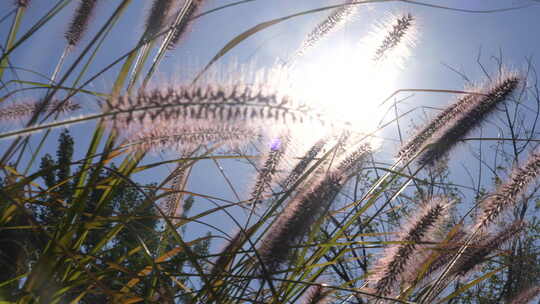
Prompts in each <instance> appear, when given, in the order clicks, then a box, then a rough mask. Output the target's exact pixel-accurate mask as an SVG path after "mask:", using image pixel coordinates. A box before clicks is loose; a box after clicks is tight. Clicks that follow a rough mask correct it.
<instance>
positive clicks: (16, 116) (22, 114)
mask: <svg viewBox="0 0 540 304" xmlns="http://www.w3.org/2000/svg"><path fill="white" fill-rule="evenodd" d="M39 108H40V102H35V101H28V102H22V103H15V104H12V105H9V106H6V107H3V108H0V122H2V121H4V122H8V121H17V120H21V119H24V118H27V117H30V116H32V115H34V113H35V112H36V111H37V110H38V109H39ZM80 108H81V106H80V105H79V104H77V103H74V102H72V101H70V100H67V101H65V102H64V101H62V100H53V101H52V102H51V103H49V104H48V105H47V106H46V107H45V109H44V111H45V112H49V111H53V110H56V111H57V112H58V113H68V112H73V111H76V110H78V109H80Z"/></svg>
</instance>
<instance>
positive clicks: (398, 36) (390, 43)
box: [373, 13, 414, 61]
mask: <svg viewBox="0 0 540 304" xmlns="http://www.w3.org/2000/svg"><path fill="white" fill-rule="evenodd" d="M413 25H414V17H413V16H412V15H411V14H410V13H407V14H405V15H403V16H401V17H399V18H397V20H396V21H395V23H394V24H393V25H392V26H391V29H389V31H388V33H387V34H386V36H385V37H384V39H383V41H382V42H381V44H380V45H379V46H378V48H377V50H376V51H375V55H374V56H373V60H375V61H379V60H382V59H384V58H385V57H387V56H388V55H389V54H388V53H389V52H390V51H391V50H393V49H394V48H396V47H397V46H398V45H399V44H400V43H403V40H404V39H406V38H405V36H406V35H407V33H408V32H409V31H410V30H411V27H412V26H413Z"/></svg>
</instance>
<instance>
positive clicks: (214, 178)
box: [0, 0, 540, 200]
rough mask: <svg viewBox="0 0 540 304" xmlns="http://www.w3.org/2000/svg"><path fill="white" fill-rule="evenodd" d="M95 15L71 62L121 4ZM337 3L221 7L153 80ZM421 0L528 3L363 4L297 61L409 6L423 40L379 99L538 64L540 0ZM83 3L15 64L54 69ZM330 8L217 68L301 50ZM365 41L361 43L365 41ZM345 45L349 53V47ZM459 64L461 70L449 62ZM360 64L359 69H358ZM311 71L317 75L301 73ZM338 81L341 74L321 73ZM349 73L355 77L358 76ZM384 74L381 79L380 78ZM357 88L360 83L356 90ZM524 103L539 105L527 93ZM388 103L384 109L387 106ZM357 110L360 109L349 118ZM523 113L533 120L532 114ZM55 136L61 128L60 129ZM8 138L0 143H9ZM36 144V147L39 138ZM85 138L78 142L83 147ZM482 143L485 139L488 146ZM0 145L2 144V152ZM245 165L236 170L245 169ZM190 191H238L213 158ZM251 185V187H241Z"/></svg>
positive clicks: (128, 41) (265, 37)
mask: <svg viewBox="0 0 540 304" xmlns="http://www.w3.org/2000/svg"><path fill="white" fill-rule="evenodd" d="M55 2H56V1H52V0H34V1H32V5H31V6H30V8H29V9H28V11H27V13H26V15H25V16H24V19H23V23H22V28H21V32H20V33H24V32H26V31H27V30H28V29H29V28H30V27H31V25H32V24H33V23H34V22H35V21H36V20H37V19H38V18H39V17H41V16H42V15H43V14H44V12H45V11H46V10H48V9H49V8H50V7H51V6H52V5H53V4H54V3H55ZM100 2H101V3H100V5H99V8H98V11H97V13H96V16H95V17H94V18H93V20H92V24H91V25H90V27H89V31H88V33H87V35H86V39H84V40H83V42H82V43H81V45H80V46H79V47H78V48H76V49H75V50H74V51H73V52H72V54H70V56H69V57H68V58H67V61H66V65H65V66H69V65H70V64H71V63H72V62H73V60H74V58H76V56H77V55H78V54H79V52H80V51H81V50H82V49H83V48H84V46H85V45H86V44H87V43H88V42H89V38H88V37H92V35H93V34H95V33H96V31H97V29H98V28H99V26H101V24H103V22H104V20H105V19H106V18H107V17H108V16H109V15H110V14H111V12H112V9H113V7H114V5H115V4H116V3H119V1H112V0H102V1H100ZM150 2H151V1H143V0H134V1H133V3H132V4H131V5H130V6H129V7H128V11H127V12H126V14H125V15H123V16H122V18H121V20H120V21H119V24H118V26H116V27H115V28H114V30H113V32H112V33H111V36H110V37H109V38H108V39H107V40H106V41H105V46H104V48H103V49H102V50H101V51H100V52H99V54H98V57H97V59H96V61H95V62H94V63H93V64H92V66H91V68H90V70H89V72H88V73H87V74H86V75H87V76H85V77H83V78H84V79H87V77H88V75H93V74H94V73H96V72H98V71H99V70H100V69H102V68H103V67H105V66H106V65H107V64H109V63H110V62H111V61H113V60H115V59H116V58H118V57H119V56H121V55H123V54H124V53H125V52H126V51H128V50H129V49H130V48H132V47H133V46H134V45H135V44H136V42H137V41H138V39H139V37H140V35H141V34H142V32H143V25H144V20H145V18H146V12H147V11H148V8H149V6H150ZM232 2H233V1H219V0H208V1H205V2H204V6H203V11H206V10H210V9H212V8H216V7H219V6H221V5H225V4H229V3H232ZM340 3H341V2H340V1H323V0H317V1H311V0H310V1H290V0H273V1H262V0H257V1H252V2H248V3H244V4H241V5H238V6H234V7H231V8H227V9H223V10H220V11H217V12H214V13H211V14H208V15H205V16H203V17H201V18H199V19H197V20H196V22H194V24H193V26H192V29H191V31H190V32H189V34H188V36H187V37H186V38H185V39H184V40H183V41H182V44H181V45H179V46H178V47H177V48H176V49H175V50H173V51H171V52H169V53H168V55H167V57H166V58H165V60H164V61H163V63H162V64H161V66H160V69H159V71H158V73H157V75H156V77H155V78H154V84H155V85H160V82H173V81H178V80H180V81H181V80H186V79H190V76H192V74H193V72H194V71H195V72H196V71H198V69H200V67H201V66H203V65H204V64H206V63H207V62H208V61H209V60H210V59H211V58H212V57H213V56H214V55H215V54H216V53H217V52H218V51H219V50H220V49H221V48H222V47H223V46H224V45H225V44H226V43H227V42H229V41H230V40H231V39H233V38H234V37H235V36H236V35H238V34H240V33H242V32H243V31H245V30H247V29H249V28H251V27H253V26H255V25H257V24H259V23H261V22H264V21H268V20H272V19H275V18H279V17H283V16H287V15H290V14H294V13H297V12H301V11H305V10H309V9H314V8H318V7H322V6H326V5H334V4H340ZM422 3H425V4H436V5H445V6H448V7H453V8H460V9H464V10H494V9H502V8H510V7H521V6H526V7H525V8H521V9H515V10H509V11H503V12H493V13H480V12H458V11H454V10H445V9H440V8H433V7H428V6H424V5H419V4H418V3H417V4H413V3H404V2H385V3H371V4H369V5H360V6H359V8H358V13H357V15H356V16H355V17H354V18H353V19H352V20H351V21H350V22H349V23H348V24H347V25H346V26H345V27H344V28H343V29H342V30H341V31H339V32H337V33H336V34H335V35H333V36H332V37H329V39H327V40H326V41H324V42H323V43H321V45H320V46H318V48H317V49H315V50H313V52H312V53H310V54H308V55H306V58H303V59H302V60H300V62H299V65H300V66H301V65H302V64H307V63H309V64H311V65H314V66H323V65H328V66H332V65H335V64H336V63H335V62H341V63H343V62H345V64H346V63H347V62H348V61H347V60H349V59H347V58H344V57H343V56H344V54H351V51H350V50H349V49H350V48H355V47H358V45H359V43H361V41H362V39H363V37H365V36H366V35H367V34H369V33H370V32H371V31H373V28H374V27H373V26H374V25H375V24H378V23H380V22H382V21H383V19H384V18H385V16H387V15H388V14H390V13H393V14H400V13H404V12H410V13H411V14H413V15H414V16H415V17H416V19H417V23H418V28H417V30H418V33H419V35H418V38H417V42H416V45H415V47H414V48H412V50H411V55H410V56H409V57H407V58H405V60H404V64H403V66H402V67H400V68H399V69H398V70H397V71H398V73H396V75H395V79H393V82H392V84H391V85H389V86H388V88H386V91H382V92H379V93H380V94H381V96H387V95H390V94H391V93H392V92H393V91H394V90H396V89H401V88H422V89H447V90H461V89H463V88H464V86H467V85H468V83H467V81H466V80H465V79H464V78H463V77H462V76H461V75H460V74H459V73H462V74H463V75H466V76H467V77H468V78H469V79H470V80H471V81H472V82H473V83H479V82H482V80H483V79H485V76H484V72H483V70H482V68H481V66H480V63H481V64H482V66H483V67H484V68H485V69H486V71H488V72H489V73H495V72H496V70H497V61H496V60H495V58H499V56H500V58H502V61H503V63H504V65H506V66H509V67H513V68H517V69H524V68H526V67H527V60H529V59H530V63H531V65H532V67H537V66H539V65H538V63H540V62H539V56H540V54H539V52H540V38H539V36H538V29H540V18H538V16H540V3H537V2H535V1H532V0H531V1H528V0H521V1H505V0H490V1H485V0H477V1H472V0H459V1H424V2H422ZM76 4H77V1H72V3H71V4H70V5H69V6H68V7H66V8H65V9H64V10H63V11H62V12H61V13H60V16H58V17H55V18H53V20H52V21H51V22H49V23H48V24H47V25H46V26H45V27H43V28H42V29H41V30H40V31H39V32H38V33H37V34H36V35H34V36H33V37H32V38H31V39H29V40H28V41H27V42H26V43H24V44H23V45H22V46H21V47H20V49H18V50H17V51H16V52H14V54H13V56H12V57H11V58H10V59H11V62H12V63H13V64H14V65H16V66H19V67H23V68H26V69H31V70H33V71H36V72H40V73H43V74H45V75H50V74H51V73H52V71H53V69H54V66H55V65H56V62H57V61H58V58H59V56H60V54H61V52H62V50H63V48H64V46H65V41H64V39H63V33H64V32H65V30H66V28H67V23H68V21H69V18H70V16H71V15H72V13H73V9H74V7H75V5H76ZM12 8H13V5H12V1H9V0H4V1H2V2H1V3H0V12H3V14H6V13H7V12H9V11H10V10H11V9H12ZM328 12H329V11H326V12H320V13H315V14H309V15H306V16H301V17H297V18H293V19H291V20H288V21H286V22H282V23H280V24H277V25H275V26H272V27H270V28H268V29H266V30H263V31H261V32H259V33H257V34H255V35H254V36H252V37H250V38H249V39H247V40H246V41H244V42H242V43H241V44H239V45H238V46H237V47H236V48H234V49H233V50H232V51H231V52H230V53H229V54H227V55H226V56H224V57H223V58H222V59H221V60H220V61H219V62H218V63H217V66H218V67H221V66H223V67H227V66H228V62H236V63H238V64H240V65H250V66H253V67H254V68H259V67H266V68H268V67H271V66H272V65H273V64H275V62H277V61H280V60H284V59H285V58H288V57H289V56H290V55H291V53H294V51H295V50H296V49H297V47H298V45H299V44H300V43H301V42H302V40H303V38H304V37H305V35H306V34H307V33H308V32H309V31H310V30H311V29H312V28H313V27H314V26H315V25H316V24H317V23H318V22H320V21H321V20H322V19H323V18H324V17H325V16H326V15H327V14H328ZM10 22H11V18H8V19H6V20H5V21H4V22H3V23H1V24H0V41H5V40H6V35H7V32H8V29H9V27H10ZM360 47H361V45H360ZM346 49H347V50H346ZM119 67H120V66H119V65H118V66H116V67H115V68H113V69H112V70H111V71H109V72H107V73H105V74H104V75H103V76H102V77H99V78H98V79H96V80H95V81H93V82H92V83H91V84H90V85H89V86H88V89H90V90H95V91H98V92H109V91H110V88H111V83H112V82H113V81H114V79H115V76H116V74H117V72H118V68H119ZM449 67H451V68H452V69H454V70H456V71H459V73H456V72H455V71H452V69H450V68H449ZM362 72H363V71H358V73H359V75H360V74H361V73H362ZM305 76H306V78H308V77H307V76H311V75H305ZM324 76H331V77H332V78H335V79H338V81H339V77H340V75H335V76H332V75H324ZM4 77H5V78H4V79H10V77H13V75H11V74H7V75H5V76H4ZM19 77H20V78H21V79H23V80H28V81H42V79H40V78H38V77H36V76H35V75H32V74H31V73H26V72H19ZM350 77H355V76H354V74H353V75H352V76H350ZM381 81H384V77H382V80H381ZM319 85H320V84H318V83H314V84H312V87H313V88H314V89H315V90H316V89H317V87H318V86H319ZM351 85H352V86H354V85H358V90H360V91H361V90H363V89H365V88H364V87H362V83H358V84H351ZM353 89H356V88H353ZM409 95H410V94H409V93H404V94H401V95H399V96H398V98H403V97H405V96H409ZM38 96H40V93H37V92H25V93H22V94H19V95H17V99H19V100H24V99H32V98H37V97H38ZM452 98H453V96H452V95H449V94H428V93H416V94H414V95H412V96H410V98H409V99H407V100H406V101H404V102H403V103H402V104H400V107H399V109H398V110H399V112H401V113H404V112H405V111H407V110H409V109H413V108H416V107H420V106H423V107H439V108H440V107H443V106H444V105H446V104H448V103H449V102H450V101H451V100H452ZM77 99H78V100H79V101H80V102H82V103H83V104H84V105H85V111H86V112H83V113H90V112H95V111H97V110H98V108H97V107H96V105H95V99H94V98H91V97H88V96H83V95H80V96H77ZM381 101H382V100H380V99H378V100H370V98H366V99H364V100H358V101H354V104H337V102H338V101H336V100H332V101H328V102H329V104H330V105H334V103H335V105H336V107H342V108H343V109H344V110H345V111H347V112H351V113H349V114H353V115H354V114H355V113H358V115H360V114H361V112H362V111H363V108H367V107H369V106H371V105H373V104H378V103H380V102H381ZM527 102H529V103H530V102H534V101H533V100H528V101H527ZM384 110H385V108H381V111H384ZM424 113H427V114H428V115H429V114H433V113H434V112H433V110H430V109H426V110H425V112H424V111H422V110H421V108H418V109H417V110H415V111H414V112H412V114H411V115H409V116H407V117H405V118H403V119H402V120H401V121H400V122H401V127H402V128H403V130H402V131H404V132H405V133H406V132H407V130H408V129H407V127H408V126H409V125H410V123H411V122H413V123H415V124H421V123H422V122H423V120H422V119H425V115H424ZM353 117H354V116H353ZM525 119H528V117H526V118H525ZM91 126H92V124H85V125H77V126H74V127H73V128H72V129H71V132H72V133H73V134H74V136H75V138H76V141H77V143H78V146H77V147H78V148H79V147H80V149H76V152H78V153H81V154H79V155H82V153H84V152H85V149H86V144H87V140H88V136H89V135H90V133H88V132H89V130H92V128H91ZM1 128H2V129H0V130H5V129H10V128H11V126H4V125H2V126H1ZM482 132H483V133H482V134H483V135H486V134H492V135H497V130H494V129H490V127H489V125H488V127H486V129H485V130H484V129H483V130H482ZM54 135H55V136H56V135H57V133H56V134H54ZM380 136H381V137H383V142H384V144H383V147H384V149H381V150H382V151H381V152H380V153H381V154H380V155H381V156H380V157H381V159H382V160H386V161H389V159H390V158H391V156H392V155H393V153H395V151H396V150H397V145H396V140H397V139H398V135H397V131H396V128H395V127H392V128H388V129H385V130H384V131H383V132H381V133H380ZM6 143H7V142H6V141H2V142H1V146H2V147H3V146H4V145H5V144H6ZM49 143H50V144H49V145H48V146H46V149H45V150H46V151H47V152H49V153H51V154H53V153H54V150H55V141H52V140H51V141H49ZM34 144H36V143H35V142H34ZM79 145H80V146H79ZM475 145H476V144H472V145H470V146H466V147H462V148H460V150H459V151H460V152H459V153H458V157H457V160H455V161H456V164H457V166H456V172H454V174H455V176H457V177H458V178H459V179H460V180H462V181H463V183H468V181H467V177H466V176H467V174H466V172H465V171H464V169H463V167H464V165H465V164H466V165H465V166H466V167H468V169H470V170H472V171H475V170H477V167H478V165H477V161H467V159H468V158H470V155H469V154H467V153H469V152H468V151H469V149H468V148H469V147H472V148H474V147H476V146H475ZM484 145H488V144H485V143H484ZM0 150H1V149H0ZM171 155H173V154H171V153H169V154H165V156H159V157H153V158H149V160H148V161H152V160H156V159H162V158H163V159H165V158H171ZM222 164H223V166H225V169H226V170H225V171H226V172H227V173H228V174H229V175H230V177H231V178H232V179H233V180H235V181H237V182H238V185H237V186H238V188H239V189H240V191H242V188H243V187H245V185H246V184H248V183H249V180H250V179H251V178H252V176H253V173H250V174H245V170H244V169H242V168H244V167H238V166H243V165H239V164H238V163H237V162H231V161H223V162H222ZM239 168H240V169H239ZM161 170H162V171H160V170H156V171H155V172H154V173H153V174H155V176H160V175H161V174H164V173H165V171H166V170H164V168H163V169H161ZM138 178H140V180H141V181H152V178H148V176H145V177H138ZM188 188H189V190H191V191H194V192H199V193H205V194H209V195H215V196H220V197H223V198H226V199H230V200H234V196H233V194H232V192H231V191H230V190H229V189H228V186H227V185H226V183H225V182H224V180H223V179H222V178H221V177H220V175H219V173H218V171H217V170H216V167H215V165H214V164H213V163H212V162H210V161H209V162H201V164H200V165H199V166H198V167H197V170H195V172H194V175H193V179H192V180H191V182H190V184H189V187H188ZM244 190H245V189H244Z"/></svg>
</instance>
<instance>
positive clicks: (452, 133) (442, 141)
mask: <svg viewBox="0 0 540 304" xmlns="http://www.w3.org/2000/svg"><path fill="white" fill-rule="evenodd" d="M519 84H520V78H519V77H518V76H516V75H513V74H510V75H508V76H506V75H502V76H501V77H500V78H499V79H498V80H497V81H495V82H494V83H492V84H490V85H489V86H487V87H485V88H484V89H482V90H481V93H482V94H481V95H477V96H475V97H472V98H471V100H470V105H469V106H468V107H467V108H466V109H465V110H464V111H463V113H461V114H459V115H457V116H456V117H454V118H453V119H452V120H449V121H448V123H447V126H446V127H445V128H439V129H438V130H437V132H436V133H435V134H434V135H433V137H432V140H431V141H430V143H429V146H427V148H426V149H425V151H424V152H423V153H422V154H421V155H420V157H419V160H418V162H419V164H420V165H434V164H435V162H437V161H438V160H439V159H441V158H442V157H443V156H445V155H447V154H448V153H449V152H450V150H452V149H453V148H454V147H455V146H456V145H457V143H459V142H460V141H461V140H462V139H463V138H465V136H467V135H468V134H469V133H470V132H472V131H473V130H474V129H475V128H478V127H479V126H480V125H481V124H482V123H483V122H484V121H485V120H486V119H487V118H488V117H489V116H490V115H491V114H492V113H493V112H495V110H496V109H497V105H499V104H501V103H502V102H504V101H506V100H507V99H508V98H509V97H510V96H511V94H512V92H513V91H514V90H515V89H516V88H518V86H519Z"/></svg>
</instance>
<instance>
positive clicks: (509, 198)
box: [477, 151, 540, 228]
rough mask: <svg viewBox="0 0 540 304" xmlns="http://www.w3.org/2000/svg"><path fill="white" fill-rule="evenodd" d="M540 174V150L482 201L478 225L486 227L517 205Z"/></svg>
mask: <svg viewBox="0 0 540 304" xmlns="http://www.w3.org/2000/svg"><path fill="white" fill-rule="evenodd" d="M538 174H540V152H539V151H536V152H534V153H532V154H531V155H530V156H529V159H528V160H527V162H526V163H525V165H523V166H522V167H517V168H515V169H514V171H513V172H512V175H511V176H510V178H509V179H508V181H506V182H505V183H503V184H501V185H500V186H498V187H497V190H496V191H495V193H493V194H491V195H489V196H488V197H487V198H486V199H485V200H483V201H482V207H483V208H482V213H481V215H480V216H479V217H478V221H477V227H478V228H485V227H486V226H487V225H488V224H490V223H492V222H493V221H494V220H495V219H496V218H497V217H498V216H499V215H500V214H501V212H502V211H503V210H505V209H507V208H508V207H510V206H514V205H516V202H517V200H518V198H519V196H520V195H521V194H522V193H524V192H525V191H526V190H527V187H528V185H529V184H530V183H531V182H533V181H534V180H535V179H536V178H537V177H538Z"/></svg>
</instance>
